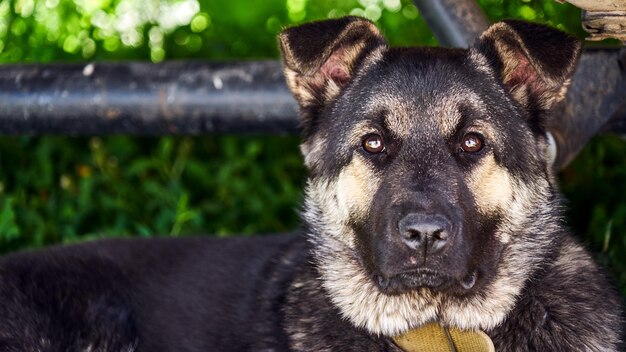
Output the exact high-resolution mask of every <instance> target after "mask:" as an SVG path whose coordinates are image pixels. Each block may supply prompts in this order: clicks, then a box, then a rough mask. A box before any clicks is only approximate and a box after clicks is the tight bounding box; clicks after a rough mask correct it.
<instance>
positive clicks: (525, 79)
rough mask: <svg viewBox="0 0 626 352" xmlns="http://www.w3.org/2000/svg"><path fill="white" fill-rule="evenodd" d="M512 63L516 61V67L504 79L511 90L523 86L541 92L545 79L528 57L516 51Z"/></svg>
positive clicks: (533, 91)
mask: <svg viewBox="0 0 626 352" xmlns="http://www.w3.org/2000/svg"><path fill="white" fill-rule="evenodd" d="M512 61H513V62H512V63H515V64H516V66H515V68H514V69H513V70H512V71H511V72H510V73H509V74H508V76H507V77H506V78H505V79H504V83H505V84H506V86H507V87H509V89H510V90H515V89H517V88H519V87H521V86H526V88H527V89H528V90H529V91H530V92H531V93H532V94H535V93H540V90H541V87H542V84H543V83H544V82H543V80H542V79H541V78H540V77H539V74H538V73H537V70H536V69H535V68H534V67H533V65H531V64H530V61H528V58H527V57H526V56H525V55H524V54H522V53H516V54H515V58H514V60H512Z"/></svg>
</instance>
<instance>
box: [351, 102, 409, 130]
mask: <svg viewBox="0 0 626 352" xmlns="http://www.w3.org/2000/svg"><path fill="white" fill-rule="evenodd" d="M363 111H364V113H365V114H366V115H368V116H380V117H382V121H381V123H382V125H383V126H384V127H385V128H387V129H388V130H389V131H390V132H392V133H393V134H395V135H397V136H398V137H401V138H402V137H407V136H409V134H410V132H411V123H410V122H411V121H410V116H411V114H410V111H411V109H410V108H409V105H408V104H407V102H406V101H405V100H403V99H400V98H398V97H396V96H394V95H392V94H380V95H379V96H377V97H376V98H375V99H371V100H369V101H367V102H366V103H365V105H364V107H363Z"/></svg>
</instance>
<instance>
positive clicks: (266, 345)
mask: <svg viewBox="0 0 626 352" xmlns="http://www.w3.org/2000/svg"><path fill="white" fill-rule="evenodd" d="M279 45H280V49H281V52H282V57H283V67H284V71H285V77H286V80H287V84H288V86H289V88H290V89H291V91H292V93H293V95H294V97H295V98H296V100H297V102H298V104H299V107H300V112H301V122H302V131H303V141H302V144H301V149H302V153H303V155H304V160H305V164H306V166H307V167H308V169H309V174H310V175H309V178H308V182H307V185H306V190H305V200H304V206H303V210H302V218H303V229H302V234H301V235H294V236H265V237H258V238H254V239H249V238H246V239H244V238H231V239H226V240H224V239H212V238H178V239H172V238H159V239H149V240H146V239H135V240H129V239H116V240H106V241H100V242H92V243H85V244H79V245H72V246H64V247H55V248H50V249H45V250H41V251H32V252H23V253H14V254H9V255H6V256H4V257H3V258H2V259H0V302H2V304H0V351H3V352H9V351H10V352H14V351H15V352H17V351H20V352H23V351H90V352H95V351H177V352H179V351H403V350H404V351H408V350H411V348H413V347H411V344H410V343H409V344H407V343H406V341H409V340H411V337H410V336H413V340H417V342H425V343H428V341H422V338H421V337H420V338H415V336H423V335H419V331H420V329H422V328H423V327H426V326H430V327H434V329H441V331H443V332H444V333H445V335H446V336H447V339H446V341H447V342H444V343H447V344H449V345H448V346H447V347H446V346H443V347H442V346H439V347H442V348H448V347H449V350H459V351H464V350H465V351H467V349H464V347H462V346H459V345H456V344H457V342H456V340H455V339H457V338H455V337H454V336H452V335H453V333H461V334H463V333H468V334H476V336H481V338H483V339H486V341H487V344H489V345H490V346H491V347H490V349H494V348H495V350H497V351H616V350H617V349H618V348H619V347H618V346H619V343H620V336H621V333H622V320H621V316H622V313H621V309H622V303H621V299H620V298H619V297H618V295H617V294H616V292H615V291H614V290H613V289H612V288H611V284H610V282H609V280H608V279H607V278H606V276H605V274H604V273H603V272H602V270H601V269H600V268H599V267H598V266H597V265H596V264H595V263H594V262H593V260H592V258H591V256H590V255H589V253H587V252H586V251H585V249H584V248H583V247H582V246H581V245H580V244H579V243H577V241H576V240H575V239H574V238H573V237H572V236H571V235H570V233H569V231H568V230H567V229H566V228H565V226H564V225H563V221H562V217H563V206H562V204H563V200H562V198H561V196H560V195H559V193H558V187H557V184H556V180H555V175H554V172H553V170H552V168H551V165H550V160H549V159H550V158H549V155H548V149H549V142H548V137H547V131H546V127H545V126H546V123H547V121H548V119H550V111H551V108H552V107H553V106H554V105H555V104H557V103H558V102H559V101H560V100H562V99H563V97H564V95H565V93H566V90H567V87H568V84H569V81H570V79H571V76H572V72H573V71H574V68H575V64H576V61H577V58H578V56H579V52H580V43H579V42H578V41H576V40H575V39H573V38H572V37H570V36H568V35H567V34H564V33H562V32H560V31H557V30H555V29H552V28H549V27H546V26H543V25H539V24H532V23H526V22H519V21H505V22H499V23H496V24H493V25H492V26H491V27H489V29H488V30H487V31H486V32H484V33H483V34H482V36H481V37H480V38H479V39H477V41H476V43H475V45H474V46H473V47H471V48H469V49H442V48H389V47H388V45H387V43H386V41H385V39H384V38H383V36H382V35H381V33H380V32H379V30H378V29H377V28H376V26H375V25H374V24H373V23H372V22H369V21H367V20H365V19H361V18H358V17H345V18H341V19H333V20H326V21H320V22H313V23H308V24H303V25H300V26H296V27H292V28H287V29H285V30H284V31H283V32H281V34H280V35H279ZM416 331H417V334H418V335H415V334H413V335H410V336H409V337H407V336H408V335H407V334H411V333H412V332H416ZM472 336H474V335H472ZM403 341H404V342H403ZM450 344H452V345H456V346H450ZM413 346H415V345H413ZM440 350H445V349H440Z"/></svg>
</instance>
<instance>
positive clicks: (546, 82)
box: [472, 20, 581, 112]
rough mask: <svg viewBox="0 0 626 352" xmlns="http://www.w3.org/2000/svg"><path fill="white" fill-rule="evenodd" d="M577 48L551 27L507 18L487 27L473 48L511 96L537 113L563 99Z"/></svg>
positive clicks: (561, 33)
mask: <svg viewBox="0 0 626 352" xmlns="http://www.w3.org/2000/svg"><path fill="white" fill-rule="evenodd" d="M580 48H581V44H580V42H579V41H578V40H577V39H575V38H574V37H572V36H569V35H567V34H565V33H563V32H561V31H559V30H556V29H554V28H551V27H548V26H544V25H540V24H536V23H529V22H523V21H515V20H509V21H503V22H498V23H495V24H493V25H492V26H490V27H489V28H488V29H487V30H486V31H485V32H484V33H483V34H482V35H481V37H480V38H479V39H478V41H477V42H476V44H475V46H474V48H473V49H472V50H474V51H478V52H479V53H481V54H482V55H484V56H485V58H486V59H487V61H488V62H489V64H490V65H491V67H492V68H493V69H494V70H495V72H496V74H497V75H499V78H500V80H501V81H502V83H503V84H504V86H505V88H506V89H507V90H508V92H509V93H510V94H511V96H512V97H513V99H515V100H516V101H517V102H518V103H519V104H520V105H521V106H522V107H524V108H526V109H527V110H528V111H531V112H533V111H534V112H536V111H545V110H549V109H550V108H551V107H552V106H554V104H556V103H558V102H559V101H561V100H563V98H564V97H565V93H566V92H567V88H568V86H569V83H570V80H571V77H572V74H573V73H574V68H575V66H576V62H577V61H578V56H579V54H580Z"/></svg>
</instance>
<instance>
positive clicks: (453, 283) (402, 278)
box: [374, 269, 477, 295]
mask: <svg viewBox="0 0 626 352" xmlns="http://www.w3.org/2000/svg"><path fill="white" fill-rule="evenodd" d="M476 277H477V273H476V271H473V272H472V273H470V274H469V275H467V276H465V277H464V278H462V279H458V278H454V277H451V276H449V275H446V274H445V273H440V272H437V271H434V270H429V269H419V270H414V271H408V272H402V273H399V274H396V275H393V276H391V277H385V276H383V275H375V277H374V280H375V281H376V284H377V285H378V287H379V288H380V290H381V291H382V292H383V293H385V294H390V295H393V294H401V293H406V292H410V291H414V290H418V289H421V288H428V289H431V290H433V291H455V292H467V291H469V290H471V289H472V288H473V287H474V285H475V284H476Z"/></svg>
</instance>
